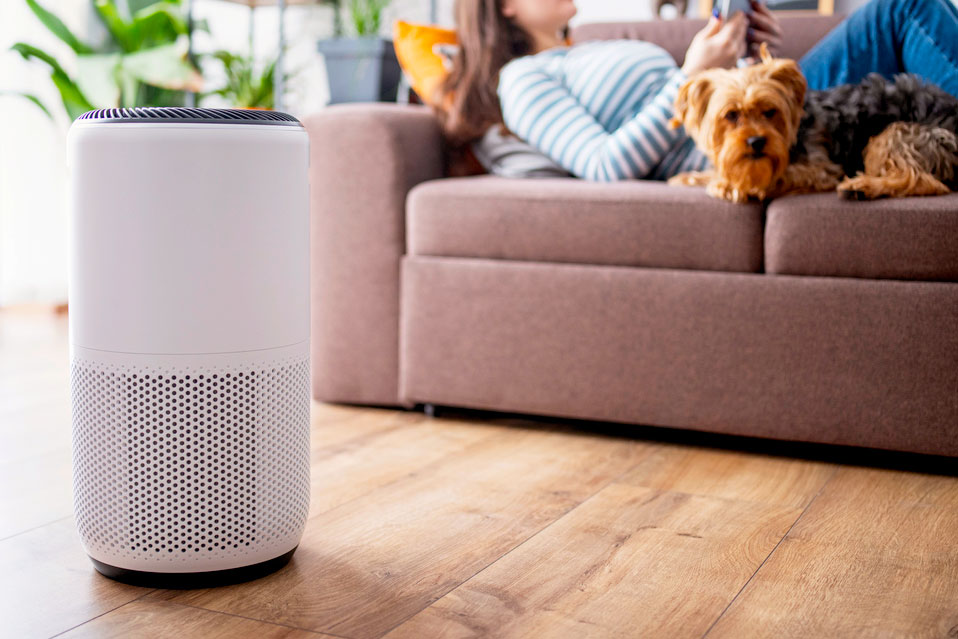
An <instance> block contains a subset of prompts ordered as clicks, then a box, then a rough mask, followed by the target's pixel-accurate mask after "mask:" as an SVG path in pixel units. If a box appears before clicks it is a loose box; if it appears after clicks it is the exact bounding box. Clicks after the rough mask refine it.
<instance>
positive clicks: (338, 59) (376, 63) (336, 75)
mask: <svg viewBox="0 0 958 639" xmlns="http://www.w3.org/2000/svg"><path fill="white" fill-rule="evenodd" d="M318 48H319V52H320V53H322V54H323V58H325V60H326V76H327V78H328V79H329V103H330V104H336V103H339V102H395V101H396V92H397V90H398V88H399V77H400V70H399V61H398V60H396V52H395V50H394V49H393V43H392V41H391V40H383V39H382V38H379V37H376V36H369V37H362V38H331V39H329V40H320V41H319V44H318Z"/></svg>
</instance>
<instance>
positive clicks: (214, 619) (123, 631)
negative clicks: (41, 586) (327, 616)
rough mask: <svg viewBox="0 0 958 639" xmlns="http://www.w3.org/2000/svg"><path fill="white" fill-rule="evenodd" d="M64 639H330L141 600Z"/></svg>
mask: <svg viewBox="0 0 958 639" xmlns="http://www.w3.org/2000/svg"><path fill="white" fill-rule="evenodd" d="M60 637H62V639H237V638H239V637H250V638H253V637H255V638H256V639H324V638H326V639H331V638H330V637H329V635H322V634H318V633H314V632H308V631H306V630H298V629H296V628H288V627H286V626H277V625H275V624H268V623H264V622H262V621H255V620H253V619H244V618H242V617H234V616H231V615H224V614H222V613H218V612H211V611H209V610H201V609H199V608H191V607H188V606H181V605H179V604H175V603H172V602H168V601H159V600H155V599H149V598H144V599H139V600H137V601H133V602H130V603H128V604H126V605H125V606H121V607H120V608H117V609H116V610H113V611H112V612H109V613H107V614H105V615H103V616H102V617H97V618H96V619H94V620H92V621H90V622H87V623H85V624H83V625H82V626H78V627H76V628H74V629H73V630H71V631H69V632H67V633H65V634H63V635H60Z"/></svg>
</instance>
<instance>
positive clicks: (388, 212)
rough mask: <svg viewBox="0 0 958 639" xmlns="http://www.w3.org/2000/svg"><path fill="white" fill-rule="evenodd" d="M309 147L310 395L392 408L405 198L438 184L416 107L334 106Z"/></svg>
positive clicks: (431, 147) (310, 128)
mask: <svg viewBox="0 0 958 639" xmlns="http://www.w3.org/2000/svg"><path fill="white" fill-rule="evenodd" d="M303 123H304V125H305V126H306V130H307V132H308V133H309V141H310V169H309V172H310V218H311V231H310V234H311V256H312V257H311V260H312V266H311V268H312V319H311V327H312V336H311V337H312V388H313V397H315V398H316V399H319V400H323V401H332V402H346V403H357V404H380V405H397V404H400V403H401V402H400V400H399V261H400V258H401V257H402V256H403V254H404V253H405V248H406V247H405V244H406V241H405V217H406V194H407V193H408V192H409V190H410V189H411V188H412V187H414V186H415V185H416V184H419V183H420V182H423V181H425V180H429V179H433V178H439V177H442V175H443V152H442V141H441V136H440V131H439V126H438V123H437V121H436V119H435V117H434V116H433V114H432V113H431V111H430V110H429V109H428V108H426V107H417V106H411V105H396V104H348V105H337V106H331V107H328V108H325V109H323V110H322V111H319V112H318V113H315V114H313V115H311V116H309V117H307V118H305V119H304V120H303Z"/></svg>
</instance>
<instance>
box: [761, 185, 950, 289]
mask: <svg viewBox="0 0 958 639" xmlns="http://www.w3.org/2000/svg"><path fill="white" fill-rule="evenodd" d="M765 268H766V271H767V272H769V273H778V274H783V275H821V276H834V277H865V278H873V279H900V280H945V281H952V282H953V281H958V194H951V195H942V196H935V197H911V198H895V199H887V200H876V201H872V202H849V201H846V200H842V199H841V198H839V197H838V196H837V195H835V194H834V193H821V194H816V195H795V196H789V197H783V198H779V199H777V200H774V201H772V202H771V204H769V207H768V222H767V226H766V231H765Z"/></svg>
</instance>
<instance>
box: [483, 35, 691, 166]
mask: <svg viewBox="0 0 958 639" xmlns="http://www.w3.org/2000/svg"><path fill="white" fill-rule="evenodd" d="M685 80H686V76H685V74H684V73H683V72H682V70H681V69H679V68H678V67H677V66H676V64H675V61H674V60H673V59H672V57H671V56H670V55H669V54H668V53H667V52H666V51H665V50H664V49H662V48H661V47H658V46H656V45H654V44H652V43H650V42H643V41H640V40H605V41H597V42H586V43H583V44H577V45H574V46H572V47H559V48H555V49H548V50H546V51H543V52H542V53H538V54H536V55H531V56H524V57H521V58H517V59H515V60H512V61H511V62H509V63H508V64H507V65H506V66H505V67H503V69H502V71H501V72H500V75H499V101H500V103H501V105H502V116H503V120H504V122H505V124H506V126H507V127H508V128H509V129H510V130H511V131H512V132H513V133H515V134H516V135H517V136H519V137H520V138H522V139H523V140H525V141H526V142H528V143H529V144H531V145H532V146H534V147H536V148H537V149H539V150H540V151H542V152H543V153H544V154H546V155H547V156H549V157H550V158H552V159H553V160H554V161H555V162H557V163H558V164H559V165H561V166H562V167H563V168H565V169H566V170H568V171H569V172H570V173H572V174H573V175H576V176H578V177H581V178H586V179H589V180H599V181H613V180H626V179H635V178H653V179H665V178H668V177H670V176H672V175H675V174H676V173H680V172H682V171H696V170H702V169H704V168H705V167H706V166H708V160H707V158H706V157H705V156H704V155H703V154H702V153H700V152H699V151H698V150H697V149H696V148H695V145H694V143H693V142H692V140H691V139H690V138H689V137H688V136H687V135H686V134H685V132H684V130H683V129H681V128H679V129H672V128H670V127H669V119H670V118H671V117H672V115H673V112H674V106H673V104H674V102H675V96H676V93H678V90H679V87H680V86H681V85H682V83H683V82H684V81H685Z"/></svg>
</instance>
